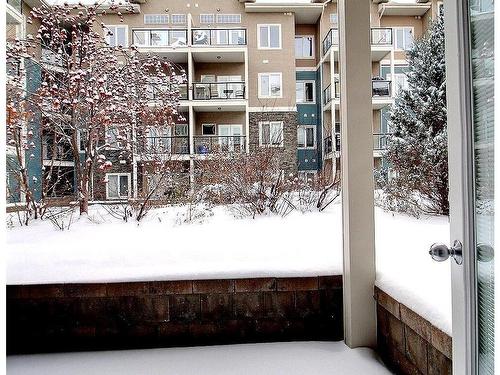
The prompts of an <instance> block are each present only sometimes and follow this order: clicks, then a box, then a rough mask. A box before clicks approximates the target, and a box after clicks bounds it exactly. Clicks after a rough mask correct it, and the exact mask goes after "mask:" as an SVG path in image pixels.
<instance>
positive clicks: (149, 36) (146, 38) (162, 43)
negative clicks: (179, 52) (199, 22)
mask: <svg viewBox="0 0 500 375" xmlns="http://www.w3.org/2000/svg"><path fill="white" fill-rule="evenodd" d="M132 40H133V43H134V45H135V46H136V47H183V46H187V30H186V29H136V30H132Z"/></svg>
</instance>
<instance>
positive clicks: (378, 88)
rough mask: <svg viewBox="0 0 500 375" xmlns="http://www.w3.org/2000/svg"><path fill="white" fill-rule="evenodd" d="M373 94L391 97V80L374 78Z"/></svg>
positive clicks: (374, 95)
mask: <svg viewBox="0 0 500 375" xmlns="http://www.w3.org/2000/svg"><path fill="white" fill-rule="evenodd" d="M372 96H373V97H374V98H375V97H390V96H391V81H388V80H378V79H374V80H372Z"/></svg>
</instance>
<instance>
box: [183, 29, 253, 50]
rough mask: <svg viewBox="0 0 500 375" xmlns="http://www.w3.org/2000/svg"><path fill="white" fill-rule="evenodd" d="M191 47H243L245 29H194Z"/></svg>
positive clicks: (245, 35) (245, 36)
mask: <svg viewBox="0 0 500 375" xmlns="http://www.w3.org/2000/svg"><path fill="white" fill-rule="evenodd" d="M191 38H192V44H193V46H243V45H246V44H247V31H246V29H194V30H192V31H191Z"/></svg>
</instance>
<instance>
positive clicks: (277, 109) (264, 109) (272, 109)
mask: <svg viewBox="0 0 500 375" xmlns="http://www.w3.org/2000/svg"><path fill="white" fill-rule="evenodd" d="M248 112H297V107H296V106H294V107H266V106H262V107H248Z"/></svg>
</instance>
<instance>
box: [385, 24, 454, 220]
mask: <svg viewBox="0 0 500 375" xmlns="http://www.w3.org/2000/svg"><path fill="white" fill-rule="evenodd" d="M444 58H445V56H444V25H443V19H442V17H439V18H438V19H437V20H436V21H435V22H433V23H432V24H431V26H430V28H429V31H428V32H427V34H426V35H424V36H423V37H422V38H421V39H420V40H416V41H415V43H414V44H413V46H412V47H411V48H410V49H409V50H408V51H407V59H408V68H407V70H406V73H405V74H406V76H407V79H408V89H402V90H401V91H400V93H399V95H398V97H397V98H396V101H395V104H394V105H393V106H392V108H391V110H390V119H389V128H390V129H391V132H392V133H391V135H389V136H388V140H387V153H386V157H387V160H388V162H389V165H390V175H389V176H388V177H387V182H386V183H385V184H384V192H385V199H386V202H385V204H386V206H387V207H391V208H394V209H397V210H398V211H405V212H408V213H410V214H416V213H418V212H421V213H425V214H440V215H448V213H449V203H448V150H447V129H446V125H447V124H446V81H445V78H446V77H445V60H444Z"/></svg>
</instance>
